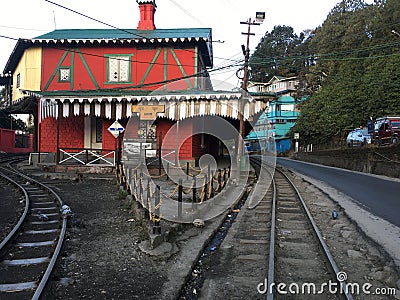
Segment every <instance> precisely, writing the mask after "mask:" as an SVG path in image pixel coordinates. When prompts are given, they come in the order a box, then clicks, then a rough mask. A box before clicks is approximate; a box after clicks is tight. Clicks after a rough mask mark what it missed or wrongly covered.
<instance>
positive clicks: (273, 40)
mask: <svg viewBox="0 0 400 300" xmlns="http://www.w3.org/2000/svg"><path fill="white" fill-rule="evenodd" d="M305 37H306V33H303V34H301V35H300V36H297V35H296V34H295V33H294V31H293V28H292V27H290V26H275V27H274V29H273V30H272V31H271V32H270V33H269V32H266V33H265V35H264V37H263V38H262V39H261V41H260V43H259V44H258V45H257V47H256V50H255V52H254V53H253V55H252V56H251V57H250V61H249V65H250V69H251V71H250V74H251V78H250V79H251V80H253V81H258V82H268V81H269V80H270V79H271V78H272V77H273V76H275V75H280V76H293V75H296V74H297V72H298V71H299V66H301V65H302V62H299V61H298V60H293V59H291V58H290V56H294V55H296V51H299V50H301V48H299V45H301V43H302V42H303V40H304V39H305Z"/></svg>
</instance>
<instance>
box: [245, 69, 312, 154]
mask: <svg viewBox="0 0 400 300" xmlns="http://www.w3.org/2000/svg"><path fill="white" fill-rule="evenodd" d="M297 85H298V80H297V77H289V78H286V77H280V76H274V77H273V78H272V79H271V80H270V81H269V82H268V83H252V84H251V85H250V94H251V95H252V96H254V97H257V96H258V95H263V96H265V95H266V94H268V95H269V96H270V97H271V96H272V97H271V98H270V100H269V103H268V106H267V108H266V109H265V111H264V112H263V113H262V114H261V116H260V117H259V119H258V120H257V122H256V123H255V125H254V129H253V130H252V131H251V132H250V134H249V135H248V136H247V137H246V140H247V141H249V142H250V143H251V144H252V145H253V149H254V150H267V151H276V152H278V153H282V152H285V151H288V150H290V142H291V139H292V137H289V136H287V134H288V132H289V130H290V129H291V128H292V127H293V126H294V125H295V123H296V120H297V118H298V116H299V114H300V112H299V110H298V108H297V104H298V103H299V101H303V100H304V99H301V100H296V99H295V98H294V97H293V96H292V94H293V92H294V91H295V89H296V86H297Z"/></svg>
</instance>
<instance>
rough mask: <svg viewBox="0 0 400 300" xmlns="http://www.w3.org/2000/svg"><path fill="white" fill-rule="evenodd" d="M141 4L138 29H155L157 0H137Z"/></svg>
mask: <svg viewBox="0 0 400 300" xmlns="http://www.w3.org/2000/svg"><path fill="white" fill-rule="evenodd" d="M136 2H137V3H138V4H139V9H140V21H139V24H138V27H137V29H138V30H154V29H156V26H155V25H154V13H155V12H156V7H157V6H156V1H155V0H136Z"/></svg>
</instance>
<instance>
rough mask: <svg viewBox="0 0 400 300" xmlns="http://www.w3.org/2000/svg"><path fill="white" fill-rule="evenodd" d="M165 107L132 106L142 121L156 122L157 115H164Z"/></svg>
mask: <svg viewBox="0 0 400 300" xmlns="http://www.w3.org/2000/svg"><path fill="white" fill-rule="evenodd" d="M164 110H165V107H164V105H132V112H133V113H139V114H140V120H146V121H154V120H155V119H156V118H157V113H163V112H164Z"/></svg>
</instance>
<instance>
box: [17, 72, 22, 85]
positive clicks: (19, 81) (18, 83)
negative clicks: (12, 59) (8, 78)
mask: <svg viewBox="0 0 400 300" xmlns="http://www.w3.org/2000/svg"><path fill="white" fill-rule="evenodd" d="M20 86H21V74H20V73H18V75H17V88H19V87H20Z"/></svg>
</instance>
